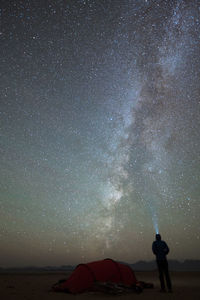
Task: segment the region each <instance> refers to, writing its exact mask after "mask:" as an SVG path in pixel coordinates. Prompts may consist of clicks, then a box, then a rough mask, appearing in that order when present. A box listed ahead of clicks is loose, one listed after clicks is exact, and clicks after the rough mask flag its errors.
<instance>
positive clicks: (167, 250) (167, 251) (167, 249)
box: [164, 243, 169, 254]
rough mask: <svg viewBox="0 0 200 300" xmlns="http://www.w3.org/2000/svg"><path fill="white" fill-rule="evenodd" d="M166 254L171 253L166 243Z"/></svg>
mask: <svg viewBox="0 0 200 300" xmlns="http://www.w3.org/2000/svg"><path fill="white" fill-rule="evenodd" d="M164 252H165V254H168V253H169V247H168V246H167V244H166V243H165V248H164Z"/></svg>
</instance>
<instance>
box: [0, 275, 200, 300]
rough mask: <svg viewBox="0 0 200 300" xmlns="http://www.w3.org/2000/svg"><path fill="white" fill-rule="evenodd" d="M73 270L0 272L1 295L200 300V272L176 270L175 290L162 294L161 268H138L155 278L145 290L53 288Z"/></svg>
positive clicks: (141, 277) (4, 297)
mask: <svg viewBox="0 0 200 300" xmlns="http://www.w3.org/2000/svg"><path fill="white" fill-rule="evenodd" d="M69 275H70V273H68V274H66V273H27V274H16V273H13V274H11V273H9V274H0V299H2V300H10V299H20V300H24V299H26V300H33V299H34V300H38V299H41V300H46V299H49V300H53V299H54V300H59V299H61V300H62V299H66V300H67V299H80V300H81V299H87V300H92V299H116V298H117V299H121V300H129V299H139V300H143V299H148V300H157V299H181V300H186V299H192V300H200V272H172V273H171V278H172V283H173V293H172V294H169V293H166V294H161V293H160V292H159V281H158V278H157V272H136V277H137V279H138V280H141V281H147V282H152V283H153V284H154V285H155V287H154V289H152V290H148V289H147V290H144V291H143V292H142V294H139V295H138V294H135V293H131V294H123V295H117V296H115V295H106V294H103V293H97V292H90V293H84V294H79V295H70V294H61V293H54V292H51V291H50V288H51V286H52V285H53V284H54V283H55V282H57V281H58V280H59V279H62V278H67V277H68V276H69Z"/></svg>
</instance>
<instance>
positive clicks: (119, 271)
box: [54, 258, 137, 294]
mask: <svg viewBox="0 0 200 300" xmlns="http://www.w3.org/2000/svg"><path fill="white" fill-rule="evenodd" d="M95 281H101V282H114V283H121V284H124V285H126V286H131V285H134V284H136V283H137V280H136V278H135V275H134V272H133V270H132V269H131V268H130V267H129V266H128V265H125V264H122V263H118V262H116V261H114V260H112V259H110V258H107V259H104V260H100V261H95V262H90V263H87V264H80V265H78V266H77V267H76V269H75V270H74V271H73V273H72V274H71V276H70V277H69V278H68V279H67V280H66V281H65V282H62V283H61V284H60V285H59V286H57V287H56V288H55V289H54V290H57V291H69V292H70V293H73V294H76V293H81V292H84V291H85V290H89V289H90V288H91V287H92V285H93V283H94V282H95Z"/></svg>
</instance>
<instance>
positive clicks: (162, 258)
mask: <svg viewBox="0 0 200 300" xmlns="http://www.w3.org/2000/svg"><path fill="white" fill-rule="evenodd" d="M152 251H153V253H154V254H155V255H156V262H157V266H158V271H159V278H160V286H161V290H160V291H161V292H165V281H164V276H165V279H166V283H167V288H168V291H169V292H172V285H171V280H170V277H169V272H168V262H167V258H166V255H167V254H168V253H169V248H168V246H167V244H166V243H165V242H164V241H162V240H161V235H160V234H156V240H155V241H154V242H153V244H152Z"/></svg>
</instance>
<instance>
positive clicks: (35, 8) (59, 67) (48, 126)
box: [0, 0, 200, 266]
mask: <svg viewBox="0 0 200 300" xmlns="http://www.w3.org/2000/svg"><path fill="white" fill-rule="evenodd" d="M0 15H1V20H2V22H1V31H0V39H1V43H0V47H1V53H2V55H1V58H0V60H1V82H0V85H1V104H0V106H1V110H0V113H1V114H0V116H1V148H0V149H1V171H0V176H1V197H0V204H1V210H0V242H1V248H2V250H1V253H2V254H1V258H0V266H23V265H47V264H48V265H59V264H75V263H79V262H85V261H90V260H95V259H102V258H106V257H111V258H114V259H117V260H121V261H122V260H123V261H128V262H134V261H137V260H140V259H142V260H151V259H153V254H152V252H151V244H152V240H153V239H154V235H155V231H159V232H160V233H161V235H162V236H163V238H164V239H165V240H166V241H167V242H168V244H169V247H170V249H171V251H170V255H169V257H170V258H171V259H186V258H192V259H197V258H198V259H200V256H199V253H200V252H199V247H200V239H199V226H200V224H199V214H200V199H199V194H200V185H199V179H200V167H199V166H200V150H199V149H200V137H199V132H200V94H199V91H200V88H199V79H200V60H199V49H200V18H199V15H200V2H199V1H197V0H193V1H186V0H185V1H184V0H183V1H161V0H157V1H156V0H154V1H152V0H146V1H145V0H144V1H136V0H133V1H130V0H123V1H111V0H105V1H104V0H102V1H96V0H85V1H83V0H77V1H70V0H69V1H62V0H60V1H58V0H57V1H40V3H39V2H38V3H35V2H34V3H33V2H32V1H22V0H21V1H12V4H11V2H9V1H8V2H7V1H4V3H3V7H2V9H1V10H0Z"/></svg>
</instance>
